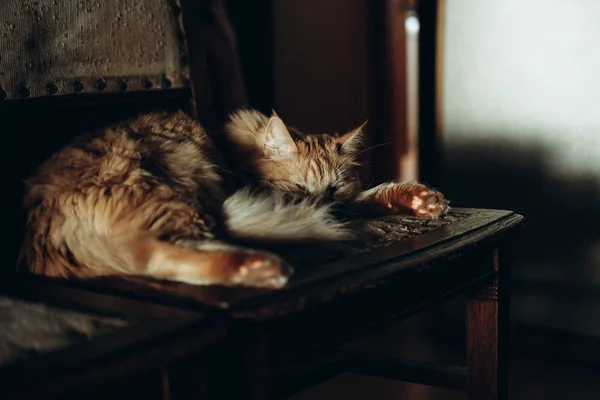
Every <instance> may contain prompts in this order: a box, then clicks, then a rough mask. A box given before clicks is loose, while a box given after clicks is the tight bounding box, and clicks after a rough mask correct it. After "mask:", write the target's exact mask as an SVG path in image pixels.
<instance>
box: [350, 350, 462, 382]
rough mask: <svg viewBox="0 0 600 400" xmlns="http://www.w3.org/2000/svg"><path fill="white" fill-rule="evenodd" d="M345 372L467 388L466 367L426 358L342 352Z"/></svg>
mask: <svg viewBox="0 0 600 400" xmlns="http://www.w3.org/2000/svg"><path fill="white" fill-rule="evenodd" d="M340 357H343V359H344V364H343V370H344V372H351V373H355V374H360V375H368V376H375V377H379V378H385V379H392V380H400V381H404V382H412V383H419V384H422V385H428V386H439V387H444V388H447V389H453V390H462V391H464V390H466V389H467V368H466V367H464V366H458V365H441V364H438V363H431V362H425V361H415V360H402V359H399V358H397V357H390V356H385V355H381V354H369V353H361V352H350V351H345V352H343V353H342V355H340Z"/></svg>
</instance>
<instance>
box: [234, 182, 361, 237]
mask: <svg viewBox="0 0 600 400" xmlns="http://www.w3.org/2000/svg"><path fill="white" fill-rule="evenodd" d="M224 212H225V216H226V224H227V228H228V231H229V233H230V234H231V235H232V236H233V237H234V238H236V239H241V240H247V241H256V242H262V243H287V242H291V243H294V242H306V241H340V240H347V239H350V238H351V237H352V234H351V231H350V229H349V228H348V227H347V224H346V223H344V222H342V221H339V220H338V219H336V218H335V216H334V215H333V210H332V205H330V204H326V205H323V204H319V203H318V202H317V201H315V200H310V199H305V200H301V201H299V202H294V203H291V202H289V201H286V199H285V198H284V196H283V195H282V194H274V193H269V194H253V193H252V192H251V191H250V190H248V189H242V190H239V191H237V192H236V193H234V194H233V195H232V196H231V197H229V198H228V199H227V200H225V203H224Z"/></svg>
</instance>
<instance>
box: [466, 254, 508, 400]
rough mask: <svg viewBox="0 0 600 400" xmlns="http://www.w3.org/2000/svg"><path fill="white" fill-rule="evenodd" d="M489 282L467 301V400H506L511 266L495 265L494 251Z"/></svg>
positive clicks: (495, 256) (496, 260) (496, 256)
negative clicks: (492, 268) (493, 270)
mask: <svg viewBox="0 0 600 400" xmlns="http://www.w3.org/2000/svg"><path fill="white" fill-rule="evenodd" d="M490 258H492V259H491V260H490V262H493V265H494V268H495V269H496V271H498V274H497V275H496V277H495V278H494V280H493V281H492V282H490V283H489V284H487V285H486V286H484V287H483V288H481V289H480V290H479V291H477V292H475V293H472V294H471V295H470V296H469V298H468V299H467V305H466V307H467V309H466V313H467V315H466V316H467V368H468V392H469V399H470V400H504V399H507V398H508V342H509V330H510V321H509V307H510V304H509V292H508V289H509V288H508V286H509V282H510V266H509V265H508V264H507V265H504V264H503V265H502V266H501V267H500V268H498V267H499V265H498V249H495V250H494V253H493V257H490Z"/></svg>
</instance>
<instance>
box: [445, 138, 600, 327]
mask: <svg viewBox="0 0 600 400" xmlns="http://www.w3.org/2000/svg"><path fill="white" fill-rule="evenodd" d="M492 133H493V134H494V135H492ZM494 136H495V137H499V136H500V137H501V136H502V134H498V133H497V132H491V133H490V134H489V137H494ZM553 157H554V154H553V152H552V151H551V150H550V149H549V148H547V147H545V146H544V145H543V144H542V143H540V144H535V145H523V144H518V143H511V142H509V141H501V140H480V141H478V140H466V141H461V142H459V140H458V139H454V140H453V142H452V143H448V144H446V146H445V150H444V160H443V171H442V174H443V179H442V181H443V187H442V189H443V190H444V191H445V193H446V195H447V196H448V198H450V199H451V200H452V204H453V205H454V206H456V207H478V208H499V209H510V210H514V211H515V212H517V213H520V214H523V215H524V216H525V218H526V229H525V231H524V232H523V233H524V234H523V236H522V240H521V241H520V242H519V243H518V244H517V247H518V254H519V263H518V265H515V267H514V270H513V282H514V285H513V289H514V290H513V295H514V296H513V299H515V301H513V310H514V311H515V313H514V316H515V318H516V319H520V320H523V322H525V323H530V324H532V325H544V326H548V327H552V328H555V329H566V330H571V331H576V332H580V333H585V334H593V335H600V324H598V323H596V322H594V320H595V319H594V318H593V316H594V315H598V313H600V207H598V205H599V204H600V176H598V175H585V174H579V175H577V176H573V177H567V178H560V177H558V176H557V174H553V173H552V169H551V165H556V159H553Z"/></svg>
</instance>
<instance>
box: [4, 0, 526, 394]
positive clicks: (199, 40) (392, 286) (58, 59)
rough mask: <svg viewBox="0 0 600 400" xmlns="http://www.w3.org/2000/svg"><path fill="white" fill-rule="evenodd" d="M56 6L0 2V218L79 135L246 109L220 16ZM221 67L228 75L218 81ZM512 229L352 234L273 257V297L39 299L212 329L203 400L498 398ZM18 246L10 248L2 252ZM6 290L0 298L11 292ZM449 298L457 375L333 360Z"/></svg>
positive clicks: (149, 289) (499, 225)
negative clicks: (177, 115) (413, 393)
mask: <svg viewBox="0 0 600 400" xmlns="http://www.w3.org/2000/svg"><path fill="white" fill-rule="evenodd" d="M59 3H60V4H59V5H48V4H50V3H48V4H46V3H42V2H33V1H17V0H8V1H4V2H2V3H0V27H2V28H0V29H2V30H3V31H2V32H1V33H2V34H3V36H2V40H0V52H2V54H3V57H2V58H1V61H0V87H1V88H2V91H1V92H0V94H2V96H3V97H4V100H3V101H2V103H0V107H2V109H1V111H0V121H2V126H3V128H4V129H5V130H4V132H8V134H10V135H11V138H13V139H14V140H16V141H17V145H16V148H14V146H11V148H13V150H14V151H12V152H11V155H10V157H11V158H10V160H9V161H10V162H11V164H12V165H13V169H14V171H13V174H12V176H13V178H14V179H13V181H12V182H10V184H9V185H7V187H8V188H9V190H8V192H9V193H11V198H12V203H11V204H10V205H9V207H10V209H15V210H16V209H17V207H18V202H19V201H20V193H21V189H20V183H19V180H20V179H22V178H23V177H24V176H26V175H27V174H28V173H29V171H30V169H31V168H32V167H33V166H34V165H36V164H37V163H38V162H39V161H41V158H42V157H45V156H46V155H47V154H48V152H49V151H51V150H53V149H56V148H58V147H59V146H60V145H62V143H64V141H65V140H67V139H68V138H70V137H72V136H73V135H74V134H76V133H79V132H80V131H81V130H83V129H89V128H93V127H96V126H100V125H104V124H106V123H109V122H113V121H116V120H118V119H122V118H124V117H126V116H129V115H131V114H134V113H138V112H141V111H146V110H149V109H157V108H160V109H174V108H184V109H187V110H189V112H190V113H192V114H194V115H196V116H197V117H198V118H199V119H200V120H201V122H203V123H204V124H205V125H207V126H208V127H209V128H214V127H218V125H219V123H220V121H222V119H223V118H224V115H225V114H226V112H227V110H229V109H233V108H236V107H239V106H243V105H244V104H245V99H244V94H243V90H242V89H241V84H240V78H239V74H238V73H237V69H236V66H235V54H234V52H233V51H232V47H231V39H230V37H229V36H228V35H229V33H228V29H227V23H226V19H224V17H223V15H222V14H221V13H220V11H219V10H220V9H219V4H220V3H219V2H216V1H193V0H187V1H183V0H182V1H181V2H177V1H167V0H152V1H148V2H135V1H133V0H131V1H130V2H126V1H118V2H117V1H116V0H114V1H110V2H104V3H102V4H103V5H102V6H98V2H95V1H92V0H87V1H84V2H77V4H84V7H78V6H77V5H76V4H75V2H72V3H71V2H66V3H65V2H59ZM41 4H43V5H41ZM52 4H54V3H52ZM67 4H68V5H69V6H67ZM88 5H89V8H88V7H86V6H88ZM142 5H143V6H142ZM53 7H56V9H54V8H53ZM119 7H122V9H121V8H119ZM89 10H91V11H89ZM15 13H16V14H15ZM14 15H17V16H18V18H15V17H14ZM11 18H12V19H11ZM14 21H16V22H14ZM31 21H33V23H32V22H31ZM72 21H76V22H78V24H79V25H77V24H76V26H81V27H83V28H81V29H84V28H86V27H89V29H92V27H93V29H92V31H93V32H113V33H115V35H114V36H111V35H108V36H105V37H103V36H102V35H98V36H93V35H88V36H85V35H83V36H82V35H80V34H77V35H69V32H68V30H67V34H66V35H65V34H64V26H65V24H67V26H69V25H68V24H70V23H72ZM113 21H117V24H116V25H115V22H113ZM107 24H108V25H107ZM124 24H127V25H124ZM13 26H14V27H13ZM98 26H101V28H97V27H98ZM107 26H109V27H110V28H107ZM123 26H129V27H131V29H126V30H125V31H124V30H123ZM159 26H160V27H161V28H160V29H158V28H157V29H158V31H160V32H162V33H161V34H160V36H158V34H157V31H153V32H149V31H150V30H151V29H148V27H159ZM32 27H33V28H35V29H33V28H32ZM78 29H79V28H78ZM86 29H87V28H86ZM84 31H85V29H84ZM6 32H8V34H7V33H6ZM15 32H16V33H15ZM119 32H120V33H119ZM183 32H185V35H184V34H183ZM13 33H14V35H13ZM116 33H119V34H118V35H117V34H116ZM11 35H12V36H11ZM61 35H63V36H61ZM5 38H8V39H5ZM82 38H84V39H85V40H83V41H82ZM115 38H116V39H115ZM184 39H185V40H184ZM86 40H87V41H86ZM113 40H116V42H114V44H113ZM65 41H66V42H65ZM57 43H58V47H57V46H56V44H57ZM63 43H64V45H63ZM145 43H150V44H148V46H149V47H143V46H144V44H145ZM161 43H162V44H161ZM140 44H142V48H141V49H142V50H141V51H140V52H138V49H139V46H140ZM163 46H164V47H163ZM65 48H68V49H69V51H71V52H72V53H67V52H65V51H64V50H63V49H65ZM157 49H158V56H157V55H156V54H157ZM18 50H25V51H24V52H23V53H21V52H19V51H18ZM5 54H8V56H5ZM123 57H124V58H123ZM122 60H126V62H121V61H122ZM227 60H228V61H229V62H225V61H227ZM223 65H228V66H229V67H228V68H225V67H223V68H218V67H219V66H223ZM65 66H66V67H65ZM4 71H11V72H10V73H9V74H6V73H5V72H4ZM130 92H131V93H130ZM226 94H227V95H226ZM522 219H523V218H522V217H521V216H520V215H517V214H514V213H512V212H510V211H499V210H476V209H455V210H453V212H452V213H451V214H450V215H449V216H448V217H447V218H445V219H442V220H439V221H424V220H420V219H418V218H410V217H389V218H382V219H379V220H357V221H355V222H354V223H356V224H359V226H358V227H357V229H360V230H361V231H363V232H365V233H366V234H367V237H366V238H365V240H364V241H362V242H355V243H350V244H346V245H337V246H326V247H323V248H316V247H313V248H299V247H296V248H280V249H274V250H275V251H278V252H281V253H282V255H284V256H285V257H286V258H287V259H288V260H290V262H292V263H293V264H295V265H296V267H297V268H296V269H297V273H296V275H295V276H294V278H293V279H292V281H291V283H290V285H289V286H288V287H286V288H285V289H283V290H281V291H276V292H271V291H261V290H251V289H231V288H229V289H228V288H221V287H199V286H192V285H185V284H178V283H172V282H162V281H155V280H151V279H142V278H136V277H128V278H120V279H115V278H110V279H108V278H107V279H98V280H95V281H92V282H85V283H83V282H61V281H55V282H53V285H55V286H54V287H55V288H56V287H58V288H61V287H62V288H64V290H67V289H69V288H73V287H75V288H78V290H80V291H79V292H77V296H79V295H83V293H87V292H90V293H106V294H113V295H114V294H118V295H119V296H122V297H130V298H131V299H132V300H144V301H150V302H153V303H158V304H162V305H163V306H165V307H170V308H179V309H185V310H193V311H194V312H196V313H201V314H203V315H209V316H210V315H213V316H222V317H225V318H226V319H227V321H228V323H229V324H230V327H229V333H228V335H227V338H226V339H225V340H224V341H223V342H221V343H220V344H218V345H216V346H215V347H214V348H213V349H211V352H214V354H215V355H216V356H215V357H213V358H211V360H213V361H214V362H212V363H211V364H210V366H209V372H210V375H211V379H209V381H210V382H213V384H212V389H211V390H210V392H211V395H212V396H213V397H215V398H224V399H230V398H240V399H242V398H244V399H266V398H284V397H286V396H288V395H290V394H292V393H295V392H297V391H298V390H301V389H302V388H304V387H307V386H310V385H311V384H313V383H315V382H317V381H319V380H322V379H324V378H326V377H328V376H331V374H335V373H337V372H340V371H351V372H355V373H364V374H369V375H376V376H383V377H387V378H394V379H401V380H409V381H413V382H421V383H425V384H432V385H441V386H446V387H450V388H458V389H465V390H467V391H468V392H469V393H470V396H471V399H473V400H487V399H503V398H506V396H507V364H506V357H507V343H508V341H507V335H508V288H509V286H508V285H509V279H510V253H511V252H510V241H511V239H512V238H513V236H514V234H515V232H516V228H517V227H518V226H520V224H521V222H522ZM19 222H20V221H18V219H16V220H15V221H14V223H13V225H12V226H13V227H15V228H14V229H12V231H15V232H19V229H18V228H16V227H17V226H20V224H19ZM19 243H20V235H17V234H15V235H14V238H13V243H12V244H13V245H14V248H15V249H16V248H17V247H18V244H19ZM6 279H7V280H6V281H7V282H11V285H13V284H14V285H16V284H17V283H18V282H19V281H21V279H20V278H19V279H17V278H15V277H9V278H6ZM8 279H10V280H8ZM54 290H55V293H60V292H61V289H54ZM65 293H67V292H65ZM459 294H467V295H468V298H469V300H468V301H467V305H466V309H467V313H466V315H467V332H466V334H467V342H468V346H467V348H468V350H467V352H468V354H467V360H468V362H467V365H466V368H465V367H464V366H463V367H450V368H440V367H438V366H430V365H424V364H421V363H416V362H403V361H401V360H396V359H392V358H386V357H375V356H373V355H369V354H362V353H348V352H345V351H342V350H341V348H340V347H339V345H340V344H343V343H344V342H346V341H349V340H351V339H355V338H357V337H360V336H362V335H365V334H367V333H369V332H371V331H373V330H375V329H381V328H383V327H385V326H387V325H389V324H391V323H394V322H397V321H400V320H402V319H404V318H406V317H408V316H410V315H412V314H414V313H416V312H420V311H422V310H424V309H425V308H426V307H427V306H429V305H432V304H436V303H439V302H442V301H445V300H447V299H449V298H451V297H453V296H456V295H459ZM172 340H173V341H176V340H177V336H176V335H173V337H172ZM132 346H133V345H132ZM131 348H132V349H133V347H131ZM138 357H144V352H141V353H139V354H138ZM188 378H189V379H190V380H192V381H193V379H194V377H193V376H188ZM234 383H235V384H234Z"/></svg>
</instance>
